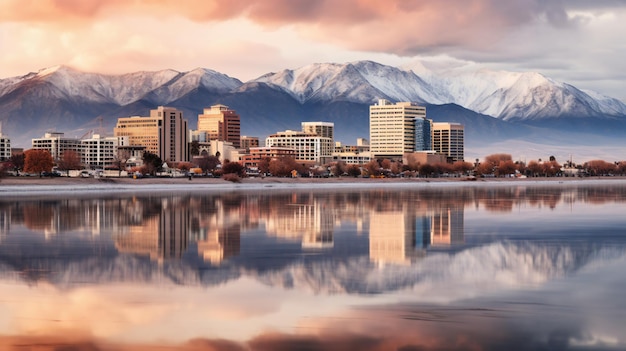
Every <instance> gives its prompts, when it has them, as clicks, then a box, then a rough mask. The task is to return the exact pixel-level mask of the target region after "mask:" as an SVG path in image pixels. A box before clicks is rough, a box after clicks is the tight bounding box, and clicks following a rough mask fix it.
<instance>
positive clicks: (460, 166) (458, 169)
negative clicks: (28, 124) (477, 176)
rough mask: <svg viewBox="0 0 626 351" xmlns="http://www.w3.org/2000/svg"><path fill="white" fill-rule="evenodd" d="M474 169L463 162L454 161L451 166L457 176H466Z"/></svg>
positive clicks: (469, 164)
mask: <svg viewBox="0 0 626 351" xmlns="http://www.w3.org/2000/svg"><path fill="white" fill-rule="evenodd" d="M472 169H474V165H472V164H471V163H469V162H465V161H456V162H454V163H453V164H452V170H453V171H454V172H455V173H458V174H462V175H464V174H467V173H468V172H469V171H471V170H472Z"/></svg>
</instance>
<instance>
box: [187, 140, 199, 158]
mask: <svg viewBox="0 0 626 351" xmlns="http://www.w3.org/2000/svg"><path fill="white" fill-rule="evenodd" d="M189 153H190V154H191V156H198V155H200V142H198V141H197V140H194V141H192V142H191V143H189Z"/></svg>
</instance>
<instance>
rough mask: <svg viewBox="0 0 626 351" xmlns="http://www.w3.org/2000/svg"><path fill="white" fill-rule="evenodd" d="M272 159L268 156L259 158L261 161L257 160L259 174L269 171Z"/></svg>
mask: <svg viewBox="0 0 626 351" xmlns="http://www.w3.org/2000/svg"><path fill="white" fill-rule="evenodd" d="M271 160H272V159H271V158H269V157H264V158H263V159H261V161H259V164H258V166H257V167H258V168H259V173H261V174H265V173H268V172H269V171H270V161H271Z"/></svg>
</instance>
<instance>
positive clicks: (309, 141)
mask: <svg viewBox="0 0 626 351" xmlns="http://www.w3.org/2000/svg"><path fill="white" fill-rule="evenodd" d="M265 146H267V147H275V146H277V147H286V148H290V149H294V150H295V152H296V154H295V157H296V161H298V162H307V163H315V164H317V165H323V164H326V163H329V162H331V161H332V159H333V149H334V143H333V139H332V138H328V137H323V136H319V135H317V134H314V133H305V132H301V131H293V130H286V131H283V132H278V133H276V134H272V135H270V136H268V137H267V138H266V139H265Z"/></svg>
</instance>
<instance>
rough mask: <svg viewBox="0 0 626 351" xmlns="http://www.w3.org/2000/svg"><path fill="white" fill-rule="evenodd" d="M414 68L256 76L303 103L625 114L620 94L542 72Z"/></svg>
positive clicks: (518, 115) (522, 114) (521, 114)
mask: <svg viewBox="0 0 626 351" xmlns="http://www.w3.org/2000/svg"><path fill="white" fill-rule="evenodd" d="M415 71H417V72H415ZM415 71H413V70H412V69H401V68H396V67H390V66H385V65H381V64H378V63H375V62H371V61H359V62H353V63H347V64H312V65H309V66H305V67H301V68H299V69H296V70H283V71H281V72H278V73H271V74H267V75H264V76H262V77H260V78H258V79H256V80H255V81H256V82H264V83H267V84H269V85H271V86H275V87H277V88H279V89H282V90H283V91H285V92H287V93H289V94H290V95H292V96H294V97H295V98H296V99H298V101H300V102H301V103H305V102H307V101H311V100H322V101H333V100H337V99H345V100H348V101H352V102H359V103H365V104H371V103H373V102H374V101H376V99H379V98H386V99H389V100H392V101H412V102H418V103H426V104H436V105H443V104H450V103H453V104H457V105H460V106H463V107H465V108H467V109H470V110H472V111H475V112H478V113H481V114H485V115H489V116H492V117H496V118H501V119H504V120H525V119H541V118H555V117H561V116H589V115H592V116H597V115H602V114H613V115H626V105H625V104H624V103H622V102H620V101H619V100H617V99H612V98H608V97H605V96H602V95H600V94H597V93H593V92H584V91H582V90H579V89H577V88H576V87H574V86H571V85H569V84H565V83H561V82H557V81H554V80H552V79H550V78H547V77H545V76H543V75H541V74H539V73H534V72H524V73H517V72H503V71H489V70H485V69H480V70H467V69H463V68H461V69H459V68H457V69H452V70H442V71H431V70H429V69H427V68H426V67H424V66H421V67H420V69H416V70H415Z"/></svg>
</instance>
